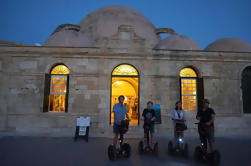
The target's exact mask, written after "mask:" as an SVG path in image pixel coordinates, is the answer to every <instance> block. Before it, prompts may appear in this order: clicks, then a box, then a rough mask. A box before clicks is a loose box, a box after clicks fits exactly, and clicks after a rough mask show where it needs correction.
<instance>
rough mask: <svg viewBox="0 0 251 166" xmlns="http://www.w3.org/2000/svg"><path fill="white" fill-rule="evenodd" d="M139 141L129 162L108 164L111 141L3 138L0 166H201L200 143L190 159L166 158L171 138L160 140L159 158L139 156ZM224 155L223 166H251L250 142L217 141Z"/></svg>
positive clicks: (192, 141) (193, 142) (132, 142)
mask: <svg viewBox="0 0 251 166" xmlns="http://www.w3.org/2000/svg"><path fill="white" fill-rule="evenodd" d="M139 140H140V139H136V138H133V139H132V138H131V139H127V142H128V143H130V145H131V147H132V155H131V157H130V158H129V159H120V160H117V161H109V159H108V156H107V147H108V145H109V144H110V143H111V139H109V138H90V139H89V142H88V143H87V142H85V141H84V140H81V139H80V140H78V141H77V142H74V141H73V138H70V137H16V136H15V137H11V136H8V137H7V136H6V137H1V138H0V165H1V166H117V165H120V166H202V165H205V164H202V163H196V162H195V161H193V158H192V154H193V150H194V148H195V146H196V145H197V144H198V143H199V140H197V139H189V138H187V142H188V143H189V157H188V158H182V157H174V156H168V155H167V143H168V138H159V139H158V141H159V156H158V157H154V156H151V155H143V156H140V155H139V154H138V152H137V144H138V141H139ZM216 141H217V147H218V149H219V150H220V152H221V155H222V161H221V166H250V165H251V157H250V154H251V139H250V138H230V137H228V138H222V137H220V138H216Z"/></svg>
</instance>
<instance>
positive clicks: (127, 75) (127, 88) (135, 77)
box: [110, 64, 139, 125]
mask: <svg viewBox="0 0 251 166" xmlns="http://www.w3.org/2000/svg"><path fill="white" fill-rule="evenodd" d="M120 95H124V96H125V101H124V104H125V105H126V108H127V111H128V114H129V117H130V119H131V122H130V125H138V124H139V73H138V71H137V70H136V68H135V67H133V66H132V65H129V64H121V65H119V66H117V67H115V68H114V70H113V71H112V80H111V109H110V123H111V124H113V123H114V113H113V112H112V109H113V105H114V104H116V103H118V97H119V96H120Z"/></svg>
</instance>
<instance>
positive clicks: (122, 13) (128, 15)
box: [80, 6, 159, 48]
mask: <svg viewBox="0 0 251 166" xmlns="http://www.w3.org/2000/svg"><path fill="white" fill-rule="evenodd" d="M120 25H131V26H133V28H134V31H135V33H136V34H137V35H138V36H139V37H141V38H143V39H146V40H145V42H146V43H147V44H149V45H150V46H151V47H152V48H153V47H154V46H155V45H156V44H157V43H158V41H159V36H158V35H156V33H155V27H154V25H153V24H152V23H151V22H150V21H149V20H148V19H147V18H146V17H145V16H143V15H142V14H140V13H139V12H137V11H135V10H133V9H130V8H127V7H123V6H109V7H105V8H101V9H99V10H96V11H94V12H92V13H90V14H89V15H87V16H86V17H85V18H84V19H83V20H82V21H81V23H80V32H82V33H85V34H87V35H89V36H90V37H91V39H93V41H97V40H99V39H104V38H110V37H111V36H112V35H114V34H116V33H117V32H118V27H119V26H120Z"/></svg>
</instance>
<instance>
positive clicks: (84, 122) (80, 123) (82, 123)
mask: <svg viewBox="0 0 251 166" xmlns="http://www.w3.org/2000/svg"><path fill="white" fill-rule="evenodd" d="M90 123H91V118H90V117H86V118H85V117H82V116H81V117H79V118H77V126H90Z"/></svg>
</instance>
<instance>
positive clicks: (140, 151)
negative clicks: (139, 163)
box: [138, 141, 144, 154]
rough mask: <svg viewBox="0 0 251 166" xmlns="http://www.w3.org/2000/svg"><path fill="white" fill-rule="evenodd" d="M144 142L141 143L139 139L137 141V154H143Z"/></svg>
mask: <svg viewBox="0 0 251 166" xmlns="http://www.w3.org/2000/svg"><path fill="white" fill-rule="evenodd" d="M143 148H144V144H143V141H140V142H139V145H138V151H139V154H143V152H144V149H143Z"/></svg>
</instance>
